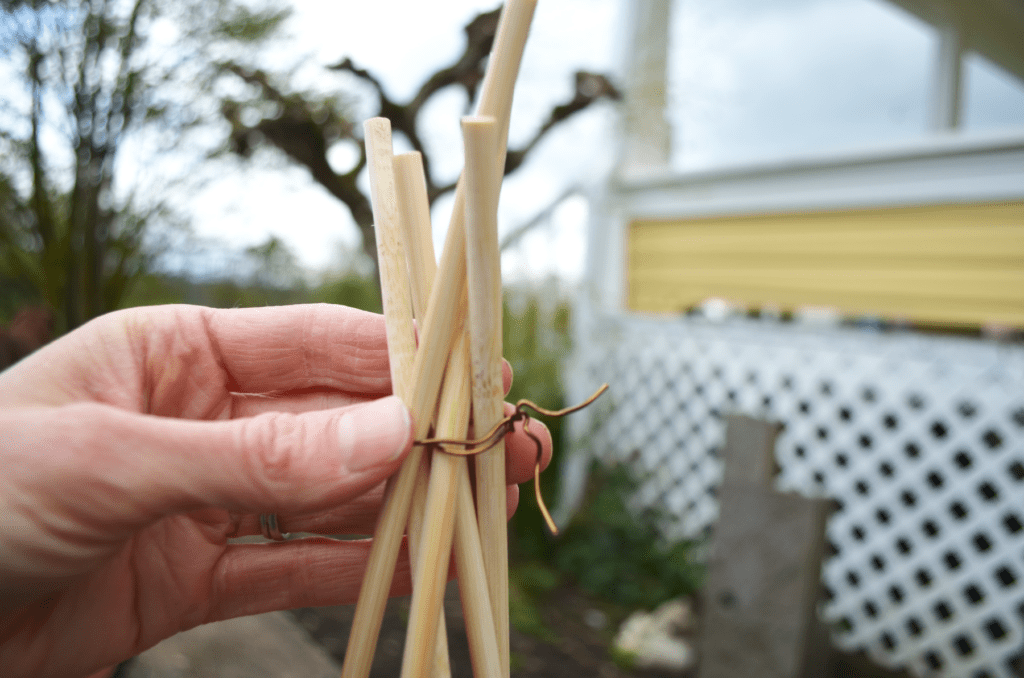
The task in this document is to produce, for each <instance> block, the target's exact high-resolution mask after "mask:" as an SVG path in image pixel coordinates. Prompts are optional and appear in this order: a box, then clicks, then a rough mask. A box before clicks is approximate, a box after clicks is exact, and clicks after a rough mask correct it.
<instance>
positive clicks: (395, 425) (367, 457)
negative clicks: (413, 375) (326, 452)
mask: <svg viewBox="0 0 1024 678" xmlns="http://www.w3.org/2000/svg"><path fill="white" fill-rule="evenodd" d="M338 429H339V431H338V433H339V435H340V437H341V441H340V442H341V450H342V452H341V453H342V458H343V459H346V464H345V467H346V468H347V469H348V470H349V471H365V470H367V469H371V468H374V467H376V466H383V465H386V464H390V463H391V462H393V461H394V460H395V459H397V458H399V457H401V456H402V454H403V453H404V452H405V451H406V448H408V447H409V439H410V438H411V429H412V418H411V417H410V416H409V410H408V409H407V408H406V407H405V405H404V404H402V401H401V400H399V399H398V398H396V397H395V396H388V397H387V398H380V399H379V400H374V401H372V402H369V403H366V404H365V405H361V406H359V407H356V408H353V409H352V410H350V411H349V412H347V413H346V414H345V415H344V416H343V417H342V419H341V422H340V423H339V426H338Z"/></svg>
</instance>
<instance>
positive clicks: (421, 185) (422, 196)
mask: <svg viewBox="0 0 1024 678" xmlns="http://www.w3.org/2000/svg"><path fill="white" fill-rule="evenodd" d="M394 168H395V189H396V192H397V195H398V214H399V217H400V219H399V221H400V223H401V227H402V240H403V242H404V243H405V245H406V247H405V254H406V258H407V263H408V266H409V278H410V283H411V290H410V291H411V292H412V307H413V315H414V316H415V317H416V318H417V319H419V320H420V321H421V322H422V321H423V318H424V316H425V315H426V312H427V301H428V299H429V297H430V288H431V287H432V286H433V284H434V275H435V273H436V271H437V262H436V261H435V260H434V241H433V233H432V232H431V226H430V204H429V201H428V199H427V182H426V175H425V174H424V171H423V157H422V156H421V155H420V153H418V152H415V151H414V152H412V153H403V154H401V155H396V156H395V157H394ZM449 362H451V360H450V359H449ZM447 371H448V373H449V374H451V372H452V368H451V365H449V368H448V370H447ZM456 379H457V378H456ZM449 381H451V377H449V378H448V379H446V380H445V386H444V387H443V390H442V392H441V403H442V406H441V407H442V412H443V408H444V403H445V400H446V398H447V399H451V397H452V396H451V395H450V394H449V392H450V391H451V388H450V387H449V386H448V383H449ZM440 417H442V415H440V414H439V418H440ZM462 428H463V429H465V426H463V427H462ZM435 429H436V425H435ZM435 435H438V434H437V432H436V430H435ZM445 435H449V433H446V434H445ZM450 435H463V432H455V433H451V434H450ZM430 456H433V455H430ZM423 466H427V464H426V455H424V463H423ZM430 478H431V475H430V471H429V469H428V470H427V472H426V473H423V472H421V473H420V474H419V475H418V476H417V477H416V488H415V491H414V493H413V500H412V511H411V513H410V515H409V532H410V534H411V535H415V540H416V543H417V548H416V549H415V550H413V549H412V548H410V550H409V556H410V564H411V566H412V567H411V572H412V573H413V590H414V591H416V590H418V589H420V588H423V587H424V586H427V587H428V588H429V587H430V586H431V582H434V581H435V578H434V577H433V576H427V577H426V578H423V577H422V576H421V575H419V574H418V572H419V571H418V569H417V563H418V562H419V561H420V560H421V559H422V553H423V544H424V543H427V544H431V543H433V541H434V540H435V537H434V536H429V537H428V539H429V540H430V541H428V542H424V541H423V537H424V535H425V534H427V535H434V532H435V530H434V529H431V530H430V531H429V532H428V531H427V528H426V515H427V510H428V509H427V496H428V490H429V485H430ZM441 538H442V540H445V537H444V536H443V535H442V537H441ZM446 540H447V542H448V549H449V551H450V550H451V537H450V536H448V537H447V538H446ZM410 546H411V542H410ZM428 548H429V546H428ZM444 565H445V574H447V562H446V563H445V564H444ZM445 579H446V577H445V578H442V579H441V581H440V582H439V583H436V584H434V585H435V586H438V587H439V593H440V596H439V599H438V602H437V611H436V621H435V622H434V624H432V625H429V626H432V628H433V630H434V635H435V637H436V641H435V642H434V655H433V663H432V666H431V669H430V675H432V676H433V677H434V678H448V677H449V676H451V660H450V658H449V656H448V631H447V629H446V627H445V620H444V586H445ZM424 640H426V639H424ZM408 646H409V642H408V641H406V647H408ZM403 666H405V663H404V662H403Z"/></svg>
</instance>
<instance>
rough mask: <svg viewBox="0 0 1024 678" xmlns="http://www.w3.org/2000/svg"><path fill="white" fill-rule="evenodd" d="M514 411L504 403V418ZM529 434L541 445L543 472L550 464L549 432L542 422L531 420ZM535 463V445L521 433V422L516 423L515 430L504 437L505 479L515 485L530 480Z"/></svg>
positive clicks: (513, 408)
mask: <svg viewBox="0 0 1024 678" xmlns="http://www.w3.org/2000/svg"><path fill="white" fill-rule="evenodd" d="M514 410H515V407H514V406H513V405H512V404H510V403H505V416H508V415H510V414H512V412H513V411H514ZM530 433H532V434H533V435H535V436H536V437H537V439H538V440H539V441H540V443H541V450H540V451H541V455H540V468H541V470H542V471H543V470H544V469H545V468H547V466H548V464H549V463H550V462H551V447H552V446H551V432H550V431H549V430H548V427H547V426H545V425H544V422H542V421H540V420H538V419H532V418H531V419H530ZM536 463H537V443H536V442H534V440H533V438H531V437H530V436H528V435H527V434H526V432H525V431H523V422H521V421H518V422H516V425H515V430H514V431H513V432H512V433H509V434H508V435H506V436H505V478H506V479H507V480H508V482H509V483H515V484H519V483H525V482H526V481H528V480H532V479H533V467H534V465H535V464H536Z"/></svg>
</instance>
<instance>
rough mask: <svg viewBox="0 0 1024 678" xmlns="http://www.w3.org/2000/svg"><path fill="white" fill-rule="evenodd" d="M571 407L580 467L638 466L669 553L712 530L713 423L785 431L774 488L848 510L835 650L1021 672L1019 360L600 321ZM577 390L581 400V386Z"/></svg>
mask: <svg viewBox="0 0 1024 678" xmlns="http://www.w3.org/2000/svg"><path fill="white" fill-rule="evenodd" d="M587 335H588V336H589V340H588V341H584V342H580V344H581V345H584V346H585V347H586V349H585V350H584V351H582V352H580V353H579V354H578V355H577V356H576V363H577V364H576V368H577V369H575V370H572V371H571V374H573V375H574V381H573V382H572V383H571V384H570V385H569V387H570V391H571V392H572V393H571V397H570V400H572V399H576V400H581V399H582V398H583V397H585V396H586V395H588V394H589V393H588V392H589V390H592V388H593V385H594V384H596V383H600V382H601V381H608V382H609V383H610V384H611V387H612V389H611V393H610V397H609V398H608V402H606V403H604V404H603V406H602V407H601V408H596V409H594V410H593V411H589V412H587V414H586V415H585V416H581V415H578V418H577V419H576V421H574V422H573V426H574V434H575V435H577V437H578V440H580V441H581V442H580V443H579V446H582V447H585V449H586V450H587V452H588V453H590V454H593V455H595V456H597V457H598V458H601V459H605V460H612V461H625V462H628V463H630V464H631V465H632V466H633V468H634V469H635V470H636V471H637V472H638V475H640V476H641V477H642V478H643V480H642V483H641V486H640V488H639V490H638V494H637V496H636V497H635V501H636V502H637V503H638V504H639V505H645V506H656V507H659V508H661V509H663V510H664V511H665V512H666V514H667V515H668V516H669V522H668V524H666V525H665V531H666V534H667V536H669V537H670V538H682V537H692V536H695V535H698V534H700V533H701V532H702V531H704V530H705V529H706V528H708V527H709V526H710V525H711V524H712V523H713V522H714V520H715V519H716V517H717V514H718V505H717V500H716V498H715V490H716V487H717V485H718V483H719V482H720V479H721V475H722V461H721V459H720V458H719V455H718V450H719V449H720V447H721V446H722V443H723V436H724V423H723V420H722V414H724V413H728V412H741V413H745V414H750V415H752V416H757V417H762V418H766V419H771V420H776V421H781V422H783V423H784V424H785V429H784V431H783V433H782V434H781V435H780V437H779V441H778V445H777V448H776V456H777V460H778V463H779V466H780V468H781V471H780V475H779V478H778V488H779V489H780V490H782V491H796V492H800V493H803V494H806V495H809V496H828V497H832V498H834V499H836V500H837V501H838V502H839V504H840V509H839V511H838V512H837V513H836V514H835V516H834V517H833V518H832V519H831V521H830V523H829V527H828V537H829V540H830V542H831V544H832V546H833V549H832V550H833V552H834V555H833V557H832V558H831V559H830V560H829V561H828V562H827V563H826V564H825V566H824V568H823V573H822V576H823V581H824V583H825V586H826V589H827V597H828V600H827V602H826V603H825V604H824V606H823V608H822V614H823V616H824V618H825V619H826V621H828V622H830V623H832V624H833V625H834V641H835V642H836V644H837V645H839V646H841V647H844V648H848V649H865V650H867V651H868V652H869V653H871V654H872V656H873V657H874V658H875V659H876V660H877V661H879V662H880V663H882V664H884V665H889V666H907V667H909V668H910V669H911V670H912V671H914V672H915V673H917V674H919V675H941V676H950V677H957V678H960V677H969V678H984V677H990V678H995V677H1000V678H1010V677H1011V676H1014V675H1016V674H1015V673H1014V670H1013V669H1012V667H1011V665H1012V663H1013V662H1014V661H1024V347H1021V346H999V345H995V344H991V343H987V342H981V341H967V340H950V339H938V338H930V337H922V336H919V335H912V334H905V335H899V334H894V335H886V334H875V333H870V332H861V331H857V330H839V329H835V330H828V331H825V330H807V329H801V328H800V327H798V326H793V325H781V324H779V325H766V324H762V323H755V322H750V323H747V322H743V323H737V324H722V325H714V324H709V323H702V322H699V321H678V322H656V321H645V320H632V321H610V320H606V321H602V324H601V325H599V326H594V327H592V328H590V331H589V332H587ZM577 386H578V388H577Z"/></svg>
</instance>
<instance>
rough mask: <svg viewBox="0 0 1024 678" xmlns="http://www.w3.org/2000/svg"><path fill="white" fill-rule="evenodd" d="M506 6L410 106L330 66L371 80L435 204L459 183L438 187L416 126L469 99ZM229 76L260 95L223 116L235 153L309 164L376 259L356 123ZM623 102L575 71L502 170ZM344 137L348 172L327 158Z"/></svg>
mask: <svg viewBox="0 0 1024 678" xmlns="http://www.w3.org/2000/svg"><path fill="white" fill-rule="evenodd" d="M500 10H501V8H500V7H499V8H497V9H495V10H492V11H490V12H484V13H482V14H479V15H478V16H477V17H476V18H474V19H473V20H472V21H470V22H469V24H467V25H466V27H465V29H464V30H465V33H466V46H465V49H464V50H463V52H462V54H460V55H459V56H458V57H457V58H456V59H455V60H454V61H453V62H452V63H451V64H450V65H448V66H446V67H444V68H442V69H440V70H438V71H437V72H435V73H434V74H432V75H431V76H430V77H428V78H427V79H426V80H425V81H424V82H423V84H422V85H420V87H419V89H418V90H417V92H416V94H415V95H414V96H413V97H412V98H411V99H410V100H408V101H406V102H404V103H401V102H397V101H395V100H394V99H393V98H392V97H391V96H390V95H389V94H388V92H387V90H386V88H385V87H384V84H383V82H382V81H381V80H380V78H379V77H377V76H376V75H375V74H374V73H372V72H371V71H370V70H368V69H366V68H363V67H361V66H359V65H357V64H356V63H355V62H354V61H352V59H351V58H345V59H343V60H342V61H340V62H338V63H336V64H333V65H330V66H328V67H327V68H328V69H330V70H333V71H339V72H345V73H349V74H350V75H352V76H354V77H355V78H357V79H358V80H360V81H362V82H364V83H366V84H367V85H368V86H369V87H370V88H371V89H372V90H373V92H374V93H375V94H376V97H377V110H376V111H375V112H374V114H373V116H374V117H384V118H388V119H389V120H390V121H391V128H392V131H393V132H396V133H400V134H402V135H404V136H405V137H406V139H408V141H409V143H410V145H411V146H412V147H413V148H414V149H415V150H417V151H419V152H420V153H421V154H422V156H423V164H424V169H425V173H426V181H427V196H428V199H429V201H430V203H431V204H433V203H434V201H435V200H437V199H438V198H439V197H441V196H442V195H444V194H446V193H448V192H450V191H452V190H454V189H455V185H456V182H454V181H452V182H444V183H438V180H437V179H436V178H435V177H434V176H433V174H432V172H431V163H430V157H429V153H428V152H427V149H426V146H425V144H424V139H423V137H422V136H421V134H420V130H419V128H418V120H419V118H420V115H421V113H422V111H423V109H424V107H425V106H426V104H427V103H428V102H429V101H430V99H431V98H432V97H434V96H435V95H436V94H438V93H439V92H441V91H442V90H444V89H447V88H449V87H458V88H460V89H462V90H463V91H465V93H466V96H467V99H468V100H469V101H472V100H473V99H474V98H475V96H476V92H477V89H478V87H479V85H480V83H481V82H482V80H483V76H484V67H485V65H486V62H487V57H488V55H489V54H490V50H491V46H492V44H493V42H494V34H495V31H496V29H497V24H498V17H499V16H500ZM223 69H224V71H225V72H229V73H232V74H234V75H235V76H237V77H239V78H241V79H242V80H243V81H244V82H246V83H248V84H250V85H254V86H255V87H256V88H257V89H258V91H259V92H260V95H259V96H258V97H257V100H256V101H254V102H238V101H230V100H226V101H224V102H223V103H222V106H221V113H222V115H223V116H224V118H225V119H226V120H227V121H228V122H229V123H230V124H231V126H232V133H231V148H232V150H233V151H234V152H236V153H238V154H239V155H241V156H243V157H248V156H250V155H251V154H252V152H253V150H254V149H255V147H256V146H258V145H259V144H260V143H268V144H270V145H272V146H274V147H276V148H278V149H279V150H280V151H282V152H284V153H285V155H287V156H288V157H289V158H290V159H291V160H293V161H294V162H296V163H298V164H299V165H302V166H304V167H306V169H307V170H308V171H309V172H310V175H311V176H312V177H313V179H314V180H315V181H316V182H317V183H319V184H320V185H321V186H323V187H324V188H326V189H327V190H328V192H330V193H331V195H333V196H334V197H336V198H337V199H338V200H340V201H341V202H342V203H344V204H345V205H346V206H347V207H348V209H349V211H350V212H351V214H352V218H353V220H354V221H355V223H356V226H357V228H358V229H359V231H360V234H361V235H362V239H363V251H364V252H365V253H366V254H367V256H368V258H369V259H370V260H371V261H374V260H375V256H376V249H375V248H376V244H375V240H374V232H373V215H372V211H371V209H370V201H369V199H368V196H366V195H365V194H364V193H363V190H362V189H361V188H360V187H359V185H358V183H357V180H358V177H359V175H360V173H361V172H362V170H363V168H364V167H365V165H366V155H365V150H364V149H363V145H362V143H361V140H360V139H359V138H358V136H357V132H356V130H355V128H354V127H353V125H352V123H351V122H350V121H348V120H347V119H346V118H345V116H344V114H343V113H342V112H340V111H338V110H337V109H331V110H325V105H326V102H325V101H324V100H322V99H319V98H317V97H313V96H311V95H303V94H298V93H288V92H285V91H284V90H282V89H281V88H280V87H279V86H277V85H275V84H274V83H273V82H272V81H271V80H272V78H271V76H270V75H269V74H267V73H265V72H263V71H259V70H252V69H248V68H245V67H242V66H239V65H237V64H231V63H228V64H224V65H223ZM620 98H621V95H620V94H619V91H618V89H617V88H616V87H615V86H614V85H613V84H612V82H611V81H610V80H609V79H608V78H607V77H605V76H604V75H600V74H596V73H588V72H585V71H579V72H577V73H576V74H575V87H574V91H573V95H572V97H571V98H570V99H569V100H568V101H566V102H564V103H562V104H560V105H557V106H555V107H554V108H552V110H551V112H550V114H549V115H548V117H547V119H546V120H545V122H544V123H543V124H542V125H541V126H540V127H539V128H538V129H537V131H536V132H535V133H534V135H533V136H532V137H531V138H530V140H529V141H528V142H527V143H525V144H524V145H523V146H521V147H520V148H517V149H514V150H510V151H509V152H508V156H507V158H506V162H505V168H504V172H505V174H506V175H507V174H510V173H512V172H514V171H516V170H517V169H518V168H519V167H521V166H522V164H523V163H524V161H525V160H526V159H527V157H528V156H529V154H530V153H531V152H532V151H533V150H534V149H535V148H536V147H537V146H538V145H539V144H540V142H541V141H542V140H543V138H544V137H545V136H546V135H547V134H548V133H549V132H550V131H551V130H552V129H553V128H555V127H556V126H557V125H559V124H561V123H562V122H564V121H566V120H568V119H570V118H571V117H573V116H574V115H576V114H577V113H579V112H581V111H583V110H585V109H587V108H588V107H590V106H591V105H593V104H595V103H597V102H599V101H601V100H610V101H615V100H618V99H620ZM260 101H269V102H273V103H274V104H276V105H277V106H278V107H279V109H278V111H277V114H276V115H274V116H266V115H262V116H261V118H260V120H259V121H258V122H256V123H254V124H248V125H247V124H245V123H244V122H243V115H242V113H243V111H245V110H246V107H247V106H251V105H258V103H259V102H260ZM341 139H351V140H353V141H357V142H360V143H358V144H357V145H358V147H359V157H358V161H357V162H356V164H355V166H354V167H353V168H351V169H349V170H348V171H346V172H345V173H343V174H341V173H338V172H335V171H334V170H333V169H332V168H331V166H330V163H329V162H328V160H327V153H328V150H329V149H330V146H331V144H333V143H334V142H336V141H338V140H341Z"/></svg>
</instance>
